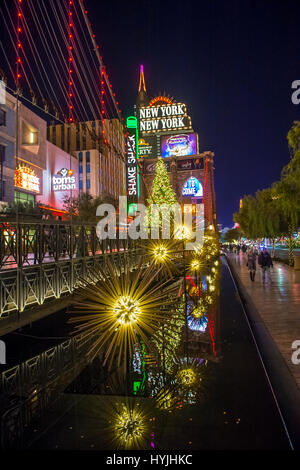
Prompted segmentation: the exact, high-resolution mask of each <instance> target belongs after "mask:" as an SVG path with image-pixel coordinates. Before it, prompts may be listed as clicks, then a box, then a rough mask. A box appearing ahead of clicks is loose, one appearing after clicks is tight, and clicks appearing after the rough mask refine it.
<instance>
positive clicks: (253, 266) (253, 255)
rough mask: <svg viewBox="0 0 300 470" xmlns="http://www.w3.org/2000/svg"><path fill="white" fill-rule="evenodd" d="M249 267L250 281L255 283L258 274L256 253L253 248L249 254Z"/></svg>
mask: <svg viewBox="0 0 300 470" xmlns="http://www.w3.org/2000/svg"><path fill="white" fill-rule="evenodd" d="M247 266H248V271H249V273H250V279H251V281H252V282H254V279H255V273H256V253H255V251H254V249H253V247H252V246H251V247H250V248H249V250H248V253H247Z"/></svg>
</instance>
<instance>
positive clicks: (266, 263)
mask: <svg viewBox="0 0 300 470" xmlns="http://www.w3.org/2000/svg"><path fill="white" fill-rule="evenodd" d="M258 264H259V265H260V267H261V269H262V280H263V282H265V280H266V272H267V273H268V279H269V281H270V282H271V281H272V278H271V272H270V268H271V267H272V268H273V262H272V258H271V256H270V253H269V252H268V251H267V249H266V248H263V250H262V251H261V253H260V255H259V257H258Z"/></svg>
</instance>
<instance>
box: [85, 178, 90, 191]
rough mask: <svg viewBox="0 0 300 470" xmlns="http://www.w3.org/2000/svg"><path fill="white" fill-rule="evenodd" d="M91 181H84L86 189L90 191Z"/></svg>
mask: <svg viewBox="0 0 300 470" xmlns="http://www.w3.org/2000/svg"><path fill="white" fill-rule="evenodd" d="M90 187H91V181H90V180H89V179H87V180H86V189H90Z"/></svg>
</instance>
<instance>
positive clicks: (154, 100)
mask: <svg viewBox="0 0 300 470" xmlns="http://www.w3.org/2000/svg"><path fill="white" fill-rule="evenodd" d="M156 103H167V104H172V103H173V101H172V100H171V98H168V97H167V96H156V97H155V98H152V100H151V101H150V103H149V106H153V105H154V104H156Z"/></svg>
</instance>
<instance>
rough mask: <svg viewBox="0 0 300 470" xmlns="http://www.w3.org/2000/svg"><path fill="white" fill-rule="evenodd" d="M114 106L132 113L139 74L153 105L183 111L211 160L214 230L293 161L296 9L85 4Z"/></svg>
mask: <svg viewBox="0 0 300 470" xmlns="http://www.w3.org/2000/svg"><path fill="white" fill-rule="evenodd" d="M85 6H86V8H87V10H88V15H89V18H90V20H91V22H92V25H93V29H94V31H95V34H96V37H97V40H98V44H99V45H100V48H101V53H102V55H103V59H104V62H105V64H106V66H107V71H108V73H109V75H110V78H111V82H112V84H113V88H114V90H115V91H116V93H117V95H118V97H119V101H120V105H121V107H122V109H123V110H124V112H125V113H132V106H133V103H134V102H135V99H136V93H137V86H138V69H139V64H140V63H143V64H144V68H145V77H146V86H147V91H148V92H149V95H150V97H151V96H155V95H156V94H157V93H158V91H165V92H166V93H168V94H170V95H171V96H174V98H175V99H176V100H177V101H181V102H185V103H186V104H187V107H188V112H189V114H190V115H191V117H192V123H193V127H194V129H195V131H197V132H198V133H199V145H200V151H204V150H212V151H213V152H215V169H216V170H215V186H216V195H217V210H218V221H219V222H220V223H222V224H223V226H231V225H232V213H233V212H234V211H236V210H238V205H239V199H240V197H242V196H243V195H245V194H250V193H254V192H255V191H256V190H257V189H262V188H264V187H267V186H269V185H270V184H271V183H272V182H273V181H275V180H276V179H278V178H279V176H280V171H281V168H282V167H283V165H285V164H286V163H287V162H288V160H289V151H288V147H287V142H286V134H287V132H288V130H289V128H290V126H291V124H292V122H293V121H294V120H296V119H300V105H298V106H295V105H293V104H292V102H291V93H292V91H291V83H292V82H293V81H294V80H297V79H300V26H299V21H300V1H299V0H227V1H221V0H206V1H199V0H198V1H194V0H180V1H179V0H161V1H157V0H138V1H137V0H130V1H128V2H124V1H122V0H101V2H100V1H98V0H85Z"/></svg>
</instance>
